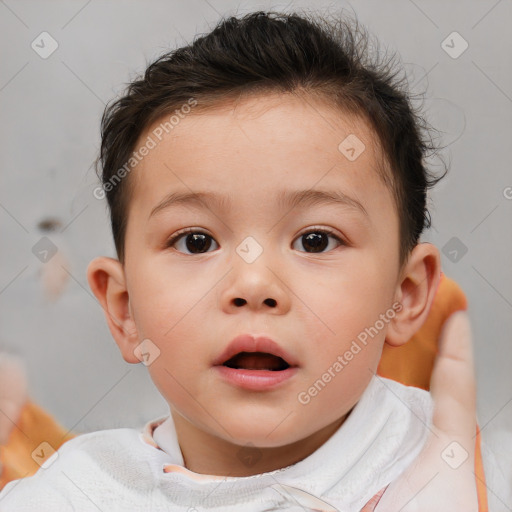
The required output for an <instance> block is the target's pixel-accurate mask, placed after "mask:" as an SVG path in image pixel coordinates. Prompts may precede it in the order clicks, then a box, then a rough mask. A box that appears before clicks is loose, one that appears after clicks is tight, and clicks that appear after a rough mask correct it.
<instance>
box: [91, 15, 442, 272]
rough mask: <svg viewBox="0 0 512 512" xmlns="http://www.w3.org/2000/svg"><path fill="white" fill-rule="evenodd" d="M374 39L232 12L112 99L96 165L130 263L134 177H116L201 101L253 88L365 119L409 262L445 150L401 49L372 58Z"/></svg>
mask: <svg viewBox="0 0 512 512" xmlns="http://www.w3.org/2000/svg"><path fill="white" fill-rule="evenodd" d="M370 42H371V38H369V36H368V32H367V31H366V29H364V28H363V27H361V25H360V24H359V23H358V21H357V19H350V18H349V17H346V18H343V17H342V16H336V17H334V18H333V19H332V20H329V19H328V18H327V17H323V16H314V15H313V16H311V15H309V14H308V13H302V14H300V15H299V14H297V13H291V14H284V13H278V12H274V11H269V12H263V11H258V12H253V13H250V14H247V15H245V16H243V17H235V16H231V17H228V18H223V19H222V20H221V21H219V22H218V24H217V26H216V27H215V28H214V29H213V30H212V31H211V32H210V33H208V34H207V35H204V36H201V37H199V36H196V38H195V39H194V41H193V43H192V44H190V45H188V46H184V47H181V48H177V49H175V50H172V51H169V52H166V53H165V54H164V55H162V56H161V57H159V58H158V59H157V60H155V61H154V62H153V63H151V64H150V65H149V66H148V67H147V69H146V70H145V73H144V74H143V76H141V77H139V78H138V79H136V80H134V81H132V82H131V83H129V85H128V87H127V90H126V91H125V93H124V94H123V95H122V97H120V98H118V99H117V100H116V101H115V102H113V103H112V104H110V105H107V107H106V108H105V111H104V113H103V117H102V120H101V149H100V154H99V156H98V158H97V160H96V169H97V172H98V174H99V175H100V177H101V180H102V185H103V187H104V190H105V193H106V197H107V200H108V205H109V208H110V218H111V224H112V232H113V236H114V242H115V246H116V251H117V255H118V257H119V259H120V261H121V262H123V260H124V239H125V232H126V220H127V217H128V215H127V212H128V203H129V196H130V190H129V183H128V180H126V179H122V180H118V183H116V184H115V186H113V182H112V179H113V178H114V177H115V175H116V173H118V171H119V170H120V169H122V168H123V167H124V168H125V169H126V164H127V162H129V160H130V157H131V155H132V152H133V151H134V149H135V145H136V143H137V141H138V139H139V137H140V136H141V134H143V133H144V132H145V130H146V129H147V128H149V126H150V125H152V124H153V123H154V122H155V121H156V120H158V119H159V118H161V117H162V116H164V115H166V114H169V113H172V112H173V111H174V110H175V109H177V108H180V107H181V106H182V105H185V104H187V102H189V101H190V99H191V98H193V99H194V100H195V101H196V104H197V106H196V107H194V109H195V112H197V111H203V110H207V109H208V108H212V107H214V106H215V105H218V104H221V103H223V102H225V101H226V100H234V99H236V98H238V97H240V96H241V95H244V94H246V95H247V94H253V93H272V92H302V93H306V94H310V95H314V96H316V97H319V98H321V99H323V100H324V101H326V102H327V104H332V106H333V107H334V108H337V109H339V110H341V111H344V112H349V113H352V114H355V115H357V116H360V117H362V118H364V119H365V120H366V121H367V122H369V124H370V126H371V127H372V128H373V131H374V132H375V134H376V136H377V140H378V142H379V145H380V147H381V148H382V152H383V154H384V155H385V160H386V162H385V165H383V166H382V170H381V172H380V173H379V174H380V175H381V177H382V178H383V179H384V181H385V183H386V184H387V185H388V186H389V187H390V190H391V191H392V193H393V197H394V198H395V202H396V206H397V211H398V215H399V221H400V247H399V254H400V266H401V265H403V263H404V262H405V261H406V260H407V257H408V254H409V252H410V251H411V250H412V248H413V247H414V246H415V245H416V244H417V243H418V240H419V237H420V235H421V233H422V231H423V229H424V228H425V227H430V225H431V220H430V215H429V212H428V209H427V205H426V200H427V189H428V188H430V187H432V186H434V185H435V184H436V183H437V182H438V181H439V180H440V179H442V178H443V177H444V176H445V174H446V171H445V173H444V174H442V175H441V176H440V177H435V176H433V175H431V174H430V172H429V171H428V169H427V168H426V165H425V162H424V159H425V157H426V156H429V153H430V152H434V151H435V150H436V148H435V146H434V145H433V143H432V138H431V137H429V136H430V130H432V128H431V127H430V126H429V125H428V123H427V122H426V121H425V119H424V118H423V117H422V116H421V115H420V114H419V113H418V112H417V111H415V110H414V109H413V107H412V104H411V103H410V101H409V96H410V95H409V93H408V91H407V89H406V88H405V87H403V86H404V84H405V83H406V81H407V78H406V77H403V78H402V79H399V78H397V75H398V71H396V70H394V68H395V66H394V65H395V62H394V57H395V55H393V56H392V58H391V59H387V60H383V61H382V62H380V61H379V58H378V53H377V54H376V56H375V58H374V59H373V60H372V58H371V57H372V56H371V55H370V53H369V52H368V46H369V43H370ZM384 169H386V170H384ZM124 174H125V173H124ZM107 184H110V186H107Z"/></svg>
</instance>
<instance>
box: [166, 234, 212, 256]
mask: <svg viewBox="0 0 512 512" xmlns="http://www.w3.org/2000/svg"><path fill="white" fill-rule="evenodd" d="M212 242H213V243H214V244H216V243H217V242H215V240H214V239H213V238H212V237H211V236H210V235H208V234H206V233H202V232H201V231H186V232H181V233H178V234H177V235H175V236H174V237H172V238H171V239H170V240H169V242H168V243H167V246H168V247H174V246H176V249H177V250H178V251H179V252H183V253H185V254H203V253H205V252H208V249H210V247H211V246H212ZM187 251H188V252H187Z"/></svg>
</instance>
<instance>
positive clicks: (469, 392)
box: [430, 311, 476, 450]
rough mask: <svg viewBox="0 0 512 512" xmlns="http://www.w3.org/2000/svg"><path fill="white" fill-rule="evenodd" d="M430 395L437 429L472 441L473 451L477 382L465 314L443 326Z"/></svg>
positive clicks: (457, 314)
mask: <svg viewBox="0 0 512 512" xmlns="http://www.w3.org/2000/svg"><path fill="white" fill-rule="evenodd" d="M430 393H431V394H432V398H433V400H434V416H433V420H432V421H433V424H434V426H435V427H437V428H438V429H439V430H440V431H441V432H444V433H445V434H447V435H449V436H452V437H454V438H459V437H460V438H462V439H466V440H468V441H471V445H472V446H469V448H471V447H472V449H473V450H474V436H475V433H476V379H475V371H474V362H473V347H472V335H471V327H470V323H469V318H468V314H467V312H466V311H457V312H455V313H453V314H452V315H451V316H450V317H449V318H448V320H446V322H445V323H444V326H443V329H442V331H441V336H440V341H439V354H438V356H437V359H436V362H435V365H434V369H433V372H432V377H431V381H430ZM466 449H467V448H466Z"/></svg>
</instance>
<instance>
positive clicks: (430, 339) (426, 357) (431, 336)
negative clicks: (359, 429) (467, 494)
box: [377, 273, 489, 512]
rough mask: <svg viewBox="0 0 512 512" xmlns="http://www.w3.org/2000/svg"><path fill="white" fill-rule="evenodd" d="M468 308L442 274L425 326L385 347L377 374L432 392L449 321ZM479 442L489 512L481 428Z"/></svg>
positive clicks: (479, 470)
mask: <svg viewBox="0 0 512 512" xmlns="http://www.w3.org/2000/svg"><path fill="white" fill-rule="evenodd" d="M467 307H468V303H467V299H466V296H465V295H464V292H463V291H462V289H461V288H460V287H459V285H458V284H457V283H456V282H455V281H453V280H452V279H450V278H449V277H446V275H445V274H443V273H441V279H440V282H439V286H438V288H437V291H436V295H435V297H434V301H433V302H432V307H431V309H430V311H429V314H428V316H427V319H426V321H425V323H424V324H423V325H422V327H421V329H420V330H419V331H418V332H417V333H416V334H415V335H414V336H413V337H412V338H411V339H410V340H409V341H408V342H407V343H406V344H405V345H402V346H401V347H392V346H390V345H384V349H383V351H382V357H381V360H380V363H379V366H378V368H377V373H378V374H379V375H380V376H382V377H387V378H388V379H393V380H396V381H398V382H401V383H402V384H405V385H406V386H415V387H418V388H422V389H425V390H427V391H428V390H429V389H430V376H431V374H432V370H433V368H434V362H435V359H436V357H437V342H438V340H439V335H440V334H441V329H442V327H443V324H444V322H445V320H447V319H448V317H449V316H450V315H451V314H452V313H454V312H455V311H459V310H461V309H464V310H466V309H467ZM476 428H477V432H476V441H475V477H476V487H477V494H478V512H489V508H488V504H487V488H486V485H485V474H484V467H483V461H482V451H481V437H480V430H479V428H478V425H477V427H476Z"/></svg>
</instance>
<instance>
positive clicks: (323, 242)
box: [302, 232, 329, 252]
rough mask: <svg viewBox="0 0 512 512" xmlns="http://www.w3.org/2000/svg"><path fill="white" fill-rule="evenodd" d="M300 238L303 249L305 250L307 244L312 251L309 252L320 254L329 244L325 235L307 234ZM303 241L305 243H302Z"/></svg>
mask: <svg viewBox="0 0 512 512" xmlns="http://www.w3.org/2000/svg"><path fill="white" fill-rule="evenodd" d="M302 238H303V246H304V248H305V249H307V245H308V244H309V246H310V247H311V248H312V249H313V250H312V251H311V252H321V251H323V250H324V249H325V248H326V247H327V244H328V243H329V240H328V238H327V235H326V234H325V233H319V232H314V233H308V234H306V235H304V236H303V237H302ZM304 241H307V242H306V243H304Z"/></svg>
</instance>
